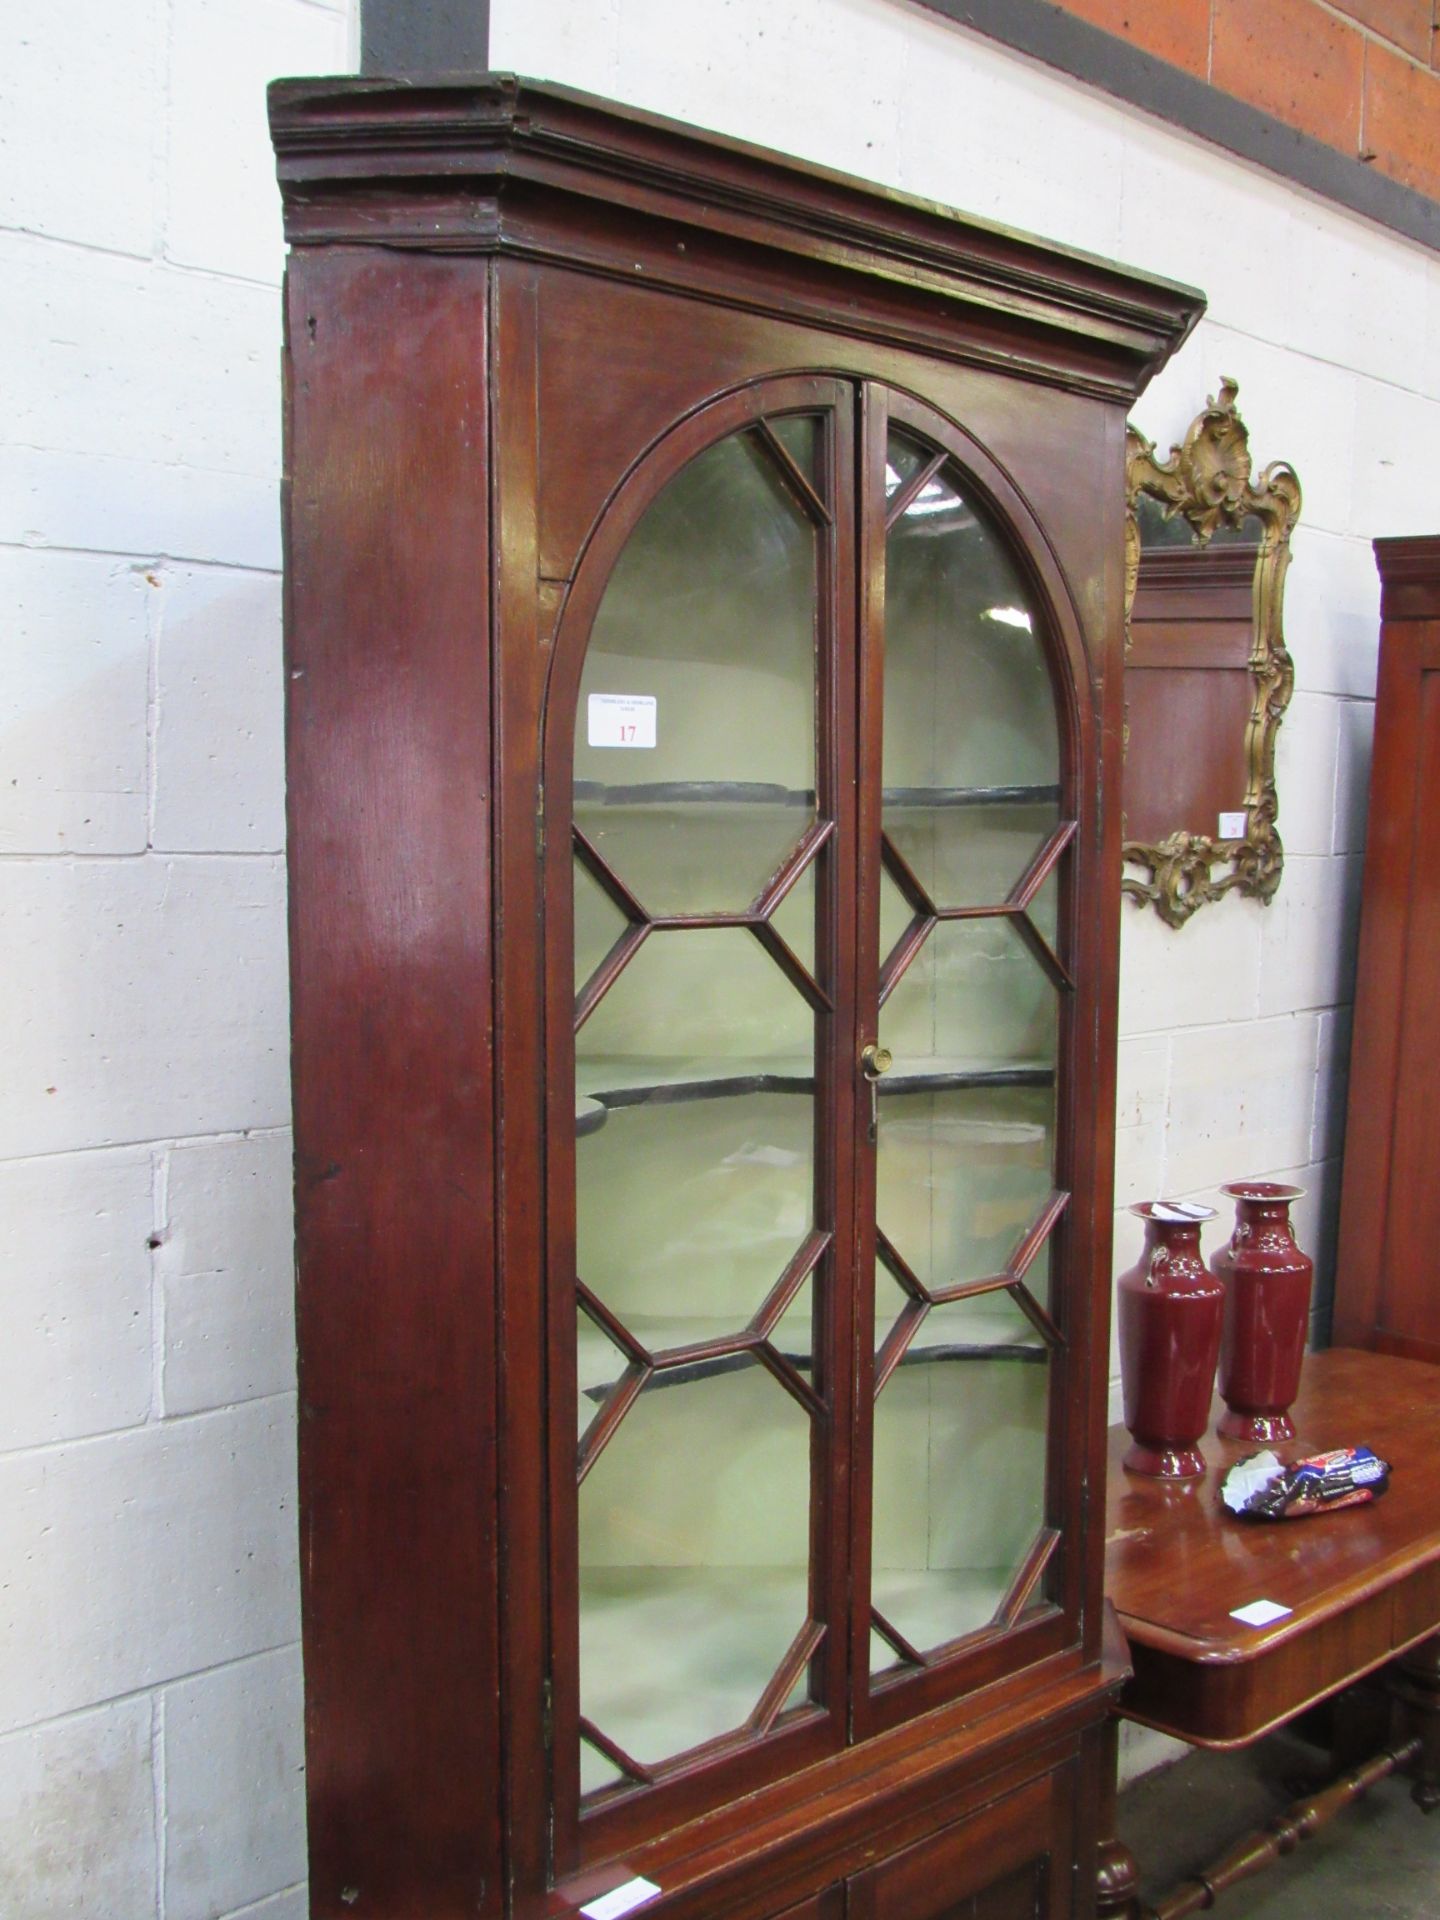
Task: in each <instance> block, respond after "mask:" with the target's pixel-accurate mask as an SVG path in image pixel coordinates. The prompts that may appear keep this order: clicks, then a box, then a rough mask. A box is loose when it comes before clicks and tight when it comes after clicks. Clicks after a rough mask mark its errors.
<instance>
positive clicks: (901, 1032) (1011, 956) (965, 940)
mask: <svg viewBox="0 0 1440 1920" xmlns="http://www.w3.org/2000/svg"><path fill="white" fill-rule="evenodd" d="M1057 993H1058V989H1057V988H1056V986H1055V984H1054V982H1053V981H1052V980H1051V978H1050V976H1049V974H1048V973H1047V972H1046V971H1045V969H1044V967H1043V966H1042V965H1041V963H1040V961H1039V960H1037V959H1036V957H1035V955H1034V953H1033V952H1032V951H1031V949H1030V948H1029V947H1028V946H1027V945H1026V943H1025V940H1024V938H1023V937H1022V935H1021V934H1020V932H1019V930H1018V928H1017V927H1015V926H1014V925H1013V924H1012V922H1011V920H1010V919H1009V918H1008V917H1007V918H1005V919H995V920H944V921H941V922H940V923H939V925H938V926H935V927H933V928H932V929H931V931H930V934H929V937H928V938H927V940H926V941H925V944H924V946H923V947H921V949H920V951H919V953H918V954H916V956H915V958H914V959H913V960H912V961H911V962H910V965H909V966H908V967H907V968H906V970H905V972H904V973H903V974H902V975H901V976H900V978H899V980H898V981H897V982H896V983H895V986H894V989H893V990H892V992H891V994H890V997H889V999H888V1000H887V1001H886V1002H885V1005H884V1006H883V1007H882V1008H881V1009H880V1042H881V1045H882V1046H886V1047H889V1049H890V1051H891V1052H892V1053H893V1054H894V1055H895V1066H894V1068H893V1070H892V1072H891V1074H890V1076H889V1084H890V1086H892V1087H893V1086H895V1085H896V1084H898V1083H900V1082H902V1081H904V1080H905V1079H906V1077H907V1076H910V1077H913V1076H915V1075H938V1076H948V1077H950V1078H952V1079H953V1078H955V1077H960V1076H964V1075H966V1074H969V1073H975V1074H994V1073H1006V1072H1015V1071H1029V1072H1032V1073H1044V1072H1049V1071H1050V1070H1052V1069H1053V1067H1054V1065H1055V1044H1056V1031H1057V1029H1056V1013H1057V1005H1058V1003H1057V997H1056V996H1057ZM882 1097H883V1096H882Z"/></svg>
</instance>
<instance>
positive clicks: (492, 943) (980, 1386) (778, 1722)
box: [272, 76, 1200, 1920]
mask: <svg viewBox="0 0 1440 1920" xmlns="http://www.w3.org/2000/svg"><path fill="white" fill-rule="evenodd" d="M272 121H273V126H274V133H275V140H276V146H277V151H278V154H279V165H280V177H281V182H282V188H283V192H284V199H285V210H286V224H287V232H288V235H289V239H290V242H291V247H292V252H291V258H290V267H289V273H288V279H287V290H286V328H287V354H286V376H287V445H288V457H287V477H286V490H287V520H286V525H287V540H288V547H287V635H288V638H287V669H288V691H289V713H288V741H289V783H290V784H289V795H290V874H291V935H292V948H291V951H292V983H293V1008H294V1067H295V1120H296V1170H297V1171H296V1198H297V1213H298V1246H299V1340H300V1364H301V1422H300V1434H301V1442H300V1444H301V1501H302V1522H301V1524H302V1533H303V1554H302V1568H303V1581H304V1586H303V1597H304V1636H305V1639H304V1645H305V1663H306V1702H307V1708H306V1711H307V1754H308V1776H307V1777H308V1792H309V1810H310V1848H311V1899H312V1910H313V1911H314V1912H315V1913H316V1914H317V1915H324V1916H327V1920H328V1917H330V1916H334V1920H340V1917H341V1916H348V1915H350V1914H351V1913H357V1914H368V1915H372V1916H376V1920H400V1917H401V1916H405V1920H412V1917H413V1916H419V1915H422V1914H423V1915H424V1916H425V1920H447V1917H448V1916H452V1915H453V1916H455V1920H459V1916H461V1915H466V1916H474V1915H477V1914H482V1915H484V1914H496V1915H498V1914H501V1913H510V1914H514V1915H517V1916H524V1917H530V1916H540V1915H552V1914H565V1913H570V1912H573V1911H575V1910H576V1909H577V1908H578V1907H580V1906H581V1905H583V1904H585V1903H587V1902H588V1901H590V1900H592V1899H593V1898H594V1897H596V1896H597V1895H600V1894H603V1893H605V1892H607V1891H609V1890H610V1889H613V1888H615V1887H617V1886H618V1885H620V1884H622V1883H625V1882H627V1881H628V1880H630V1879H632V1878H634V1877H637V1876H644V1877H645V1878H646V1879H648V1880H649V1881H651V1882H653V1883H654V1884H656V1885H657V1886H658V1887H659V1888H660V1893H659V1895H658V1896H655V1897H653V1898H652V1901H651V1905H650V1910H651V1911H654V1912H656V1913H660V1912H663V1913H664V1914H665V1915H666V1916H667V1920H685V1917H689V1916H694V1920H701V1916H703V1917H704V1920H716V1917H717V1916H720V1915H725V1914H734V1915H736V1916H743V1915H755V1916H761V1915H765V1916H770V1915H782V1914H793V1915H794V1916H796V1920H802V1917H803V1920H839V1916H840V1915H841V1914H842V1913H850V1914H853V1915H855V1916H867V1915H868V1916H873V1920H958V1916H961V1915H966V1916H976V1917H977V1920H978V1917H979V1916H994V1920H1000V1917H1001V1916H1005V1917H1007V1920H1008V1916H1012V1915H1015V1916H1019V1915H1021V1914H1024V1915H1036V1916H1040V1915H1044V1916H1046V1917H1047V1920H1058V1916H1060V1915H1067V1916H1074V1915H1079V1914H1083V1913H1085V1912H1087V1911H1089V1909H1090V1905H1091V1903H1092V1901H1093V1873H1094V1852H1095V1844H1096V1837H1095V1826H1096V1812H1095V1805H1094V1801H1095V1795H1096V1792H1097V1790H1098V1789H1097V1782H1098V1779H1099V1774H1100V1766H1099V1737H1100V1735H1099V1730H1100V1727H1101V1724H1102V1722H1103V1719H1104V1715H1105V1713H1106V1710H1107V1707H1108V1704H1109V1701H1110V1698H1111V1696H1112V1693H1113V1690H1114V1686H1115V1684H1116V1678H1117V1676H1116V1674H1115V1673H1114V1671H1113V1670H1112V1669H1110V1668H1107V1666H1106V1664H1105V1662H1104V1660H1103V1659H1102V1653H1101V1619H1100V1604H1101V1602H1100V1574H1099V1569H1100V1534H1101V1528H1100V1516H1101V1512H1102V1497H1101V1489H1102V1487H1103V1484H1104V1455H1103V1441H1104V1420H1105V1390H1106V1373H1107V1339H1106V1302H1107V1298H1108V1288H1109V1218H1110V1192H1111V1154H1112V1134H1113V1077H1114V1038H1115V1008H1114V1001H1115V976H1116V942H1117V919H1118V897H1119V895H1118V886H1119V840H1120V817H1119V809H1118V779H1117V775H1118V769H1119V757H1118V756H1119V738H1120V661H1121V635H1120V614H1121V593H1122V579H1121V570H1122V559H1123V545H1124V543H1123V515H1124V476H1123V458H1124V432H1125V424H1124V423H1125V414H1126V410H1127V408H1128V406H1129V404H1130V403H1131V401H1132V400H1133V398H1134V396H1135V394H1136V392H1137V391H1138V390H1139V389H1140V388H1141V387H1142V386H1143V384H1144V382H1145V381H1146V380H1147V379H1148V378H1149V376H1150V375H1151V374H1152V373H1153V372H1154V371H1155V369H1156V368H1157V367H1158V366H1159V365H1161V364H1162V363H1163V361H1164V359H1165V358H1166V356H1167V355H1168V354H1169V353H1170V352H1171V351H1173V350H1174V348H1175V347H1176V346H1177V345H1178V343H1179V342H1180V340H1181V339H1183V337H1184V336H1185V333H1186V332H1187V331H1188V329H1189V327H1190V326H1191V325H1192V324H1193V322H1194V320H1195V318H1196V316H1197V314H1198V311H1199V305H1200V303H1199V298H1198V296H1196V295H1194V294H1192V293H1190V292H1189V291H1188V290H1186V289H1183V288H1177V287H1173V286H1169V285H1167V284H1165V283H1163V282H1158V281H1154V280H1149V279H1145V278H1143V277H1139V276H1136V275H1133V274H1130V273H1128V272H1126V271H1123V270H1122V269H1120V268H1117V267H1114V266H1111V265H1108V264H1105V263H1103V262H1100V261H1096V260H1093V259H1090V258H1087V257H1084V256H1080V255H1073V254H1067V253H1064V252H1061V251H1059V250H1057V249H1054V248H1051V247H1048V246H1046V245H1044V244H1042V243H1040V242H1037V241H1033V240H1030V239H1027V238H1024V237H1022V236H1019V235H1016V234H1013V233H1008V232H1004V231H1001V230H998V229H994V228H990V227H986V226H984V225H981V224H977V223H973V222H970V221H967V220H964V219H961V218H959V217H957V216H954V215H951V214H948V213H945V212H943V211H940V210H938V209H935V208H933V207H929V206H926V205H922V204H920V203H917V202H913V201H909V200H906V199H903V198H901V197H899V196H895V195H891V194H886V193H882V192H879V191H877V190H874V189H872V188H868V187H865V186H862V185H860V184H858V183H856V182H853V181H848V180H843V179H840V178H837V177H835V176H831V175H827V174H824V173H820V172H817V171H815V170H813V169H808V168H803V167H799V166H796V165H794V164H792V163H789V162H786V161H783V160H780V159H777V158H776V157H774V156H772V155H767V154H763V153H759V152H756V151H753V150H750V149H747V148H744V147H740V146H737V145H733V144H729V143H726V142H723V141H720V140H716V139H712V138H706V137H702V136H700V135H697V134H695V133H693V132H690V131H688V130H686V129H683V128H680V127H676V126H672V125H669V124H667V123H664V122H660V121H656V120H653V119H650V118H648V117H646V116H643V115H640V114H636V113H631V112H623V111H620V110H618V109H615V108H611V107H607V106H605V105H603V104H602V103H600V102H596V101H593V100H589V99H586V98H583V97H581V96H577V95H572V94H568V93H565V92H563V91H561V90H558V89H554V88H550V87H543V86H535V85H531V84H530V83H528V82H517V81H514V80H511V79H507V78H504V77H495V76H491V77H488V78H485V79H483V80H480V81H477V82H475V83H473V84H470V83H466V84H461V83H448V84H436V85H433V86H431V85H414V84H412V85H397V84H391V83H385V82H364V81H359V82H353V81H352V82H333V83H332V82H288V83H283V84H281V85H280V86H278V87H277V88H276V89H274V91H273V92H272Z"/></svg>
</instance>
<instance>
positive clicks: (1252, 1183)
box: [1220, 1180, 1308, 1201]
mask: <svg viewBox="0 0 1440 1920" xmlns="http://www.w3.org/2000/svg"><path fill="white" fill-rule="evenodd" d="M1220 1191H1221V1192H1222V1193H1223V1194H1225V1195H1226V1196H1227V1197H1228V1198H1229V1199H1231V1200H1276V1201H1278V1200H1303V1199H1304V1198H1305V1195H1306V1192H1307V1191H1308V1189H1307V1188H1305V1187H1292V1186H1288V1185H1287V1184H1286V1183H1285V1182H1284V1181H1283V1180H1232V1181H1230V1182H1229V1183H1228V1185H1226V1186H1223V1187H1221V1189H1220Z"/></svg>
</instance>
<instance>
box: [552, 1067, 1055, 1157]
mask: <svg viewBox="0 0 1440 1920" xmlns="http://www.w3.org/2000/svg"><path fill="white" fill-rule="evenodd" d="M1054 1080H1055V1069H1054V1067H1053V1066H1051V1065H1048V1064H1047V1063H1046V1062H1044V1061H1041V1060H1016V1061H1005V1062H1003V1063H997V1062H993V1061H984V1060H976V1059H974V1058H973V1057H967V1056H960V1055H944V1054H923V1055H912V1056H909V1057H902V1058H899V1059H897V1060H896V1061H895V1064H894V1065H893V1066H892V1067H891V1069H890V1071H889V1072H888V1073H887V1074H886V1075H885V1077H884V1079H883V1080H881V1081H880V1083H879V1089H880V1093H881V1095H882V1097H884V1098H888V1099H893V1098H896V1097H898V1096H901V1095H904V1094H907V1093H946V1092H952V1091H962V1090H964V1089H966V1088H971V1087H975V1088H980V1087H1048V1086H1052V1085H1053V1084H1054ZM575 1083H576V1085H575V1091H576V1099H575V1131H576V1134H577V1136H578V1137H583V1136H584V1135H585V1134H588V1133H595V1132H598V1131H599V1129H600V1128H601V1127H603V1126H604V1125H605V1121H606V1118H607V1116H608V1115H609V1113H610V1112H611V1111H612V1110H614V1109H616V1108H620V1107H640V1106H654V1105H660V1104H664V1103H669V1102H672V1101H684V1100H726V1099H732V1098H734V1097H736V1096H741V1095H745V1094H752V1093H813V1091H814V1088H815V1076H814V1070H813V1066H812V1063H811V1062H810V1061H809V1060H808V1059H806V1058H805V1057H804V1056H803V1055H795V1056H792V1057H790V1058H784V1057H780V1056H774V1057H770V1058H761V1059H737V1058H733V1057H728V1058H725V1059H721V1060H714V1059H709V1060H707V1059H697V1058H678V1057H677V1058H676V1059H674V1060H670V1061H664V1062H662V1061H660V1060H657V1059H655V1058H654V1057H653V1056H634V1055H611V1056H597V1057H594V1058H591V1059H588V1060H587V1059H580V1060H578V1061H577V1062H576V1068H575Z"/></svg>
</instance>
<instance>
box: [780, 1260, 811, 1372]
mask: <svg viewBox="0 0 1440 1920" xmlns="http://www.w3.org/2000/svg"><path fill="white" fill-rule="evenodd" d="M811 1293H812V1287H811V1284H810V1282H809V1280H807V1281H806V1282H805V1283H804V1285H803V1286H802V1287H801V1288H800V1289H799V1291H798V1292H797V1293H796V1295H795V1298H794V1299H793V1300H792V1301H791V1302H790V1304H789V1306H788V1307H786V1309H785V1311H784V1312H783V1313H782V1314H781V1316H780V1318H779V1319H778V1320H777V1321H776V1323H775V1325H774V1326H773V1327H772V1328H771V1329H770V1344H771V1346H772V1347H773V1348H774V1349H775V1351H776V1352H777V1353H778V1354H780V1355H782V1356H783V1358H785V1359H786V1360H788V1361H789V1362H790V1364H791V1366H792V1367H794V1368H795V1370H796V1371H797V1372H798V1373H799V1374H801V1375H802V1376H803V1377H805V1378H807V1379H808V1377H809V1375H810V1370H811V1366H812V1364H813V1356H814V1350H815V1334H814V1319H815V1303H814V1301H813V1300H812V1298H811Z"/></svg>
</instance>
